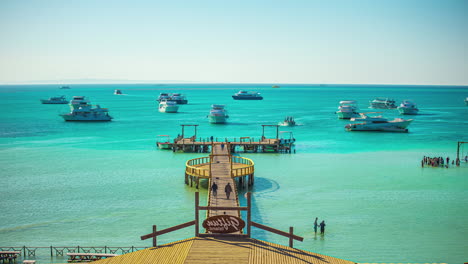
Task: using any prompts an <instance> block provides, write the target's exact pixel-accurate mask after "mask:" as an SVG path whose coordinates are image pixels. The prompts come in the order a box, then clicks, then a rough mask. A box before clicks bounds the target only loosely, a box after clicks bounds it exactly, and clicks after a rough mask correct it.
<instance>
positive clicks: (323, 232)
mask: <svg viewBox="0 0 468 264" xmlns="http://www.w3.org/2000/svg"><path fill="white" fill-rule="evenodd" d="M325 226H326V225H325V220H324V221H322V222H320V234H321V235H324V234H325Z"/></svg>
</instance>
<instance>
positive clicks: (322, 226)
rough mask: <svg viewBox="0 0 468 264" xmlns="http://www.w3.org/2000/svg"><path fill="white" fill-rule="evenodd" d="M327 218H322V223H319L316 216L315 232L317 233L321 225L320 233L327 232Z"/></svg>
mask: <svg viewBox="0 0 468 264" xmlns="http://www.w3.org/2000/svg"><path fill="white" fill-rule="evenodd" d="M325 226H326V225H325V220H322V222H320V224H319V223H318V217H315V222H314V232H315V234H317V228H318V227H320V234H321V235H324V234H325Z"/></svg>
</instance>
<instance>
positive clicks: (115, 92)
mask: <svg viewBox="0 0 468 264" xmlns="http://www.w3.org/2000/svg"><path fill="white" fill-rule="evenodd" d="M114 94H117V95H120V94H122V90H120V89H115V90H114Z"/></svg>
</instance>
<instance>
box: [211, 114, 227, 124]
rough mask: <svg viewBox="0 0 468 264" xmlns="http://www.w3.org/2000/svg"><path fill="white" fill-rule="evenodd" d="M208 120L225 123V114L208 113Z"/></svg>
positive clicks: (213, 122)
mask: <svg viewBox="0 0 468 264" xmlns="http://www.w3.org/2000/svg"><path fill="white" fill-rule="evenodd" d="M208 121H209V122H210V123H212V124H223V123H226V116H214V115H209V116H208Z"/></svg>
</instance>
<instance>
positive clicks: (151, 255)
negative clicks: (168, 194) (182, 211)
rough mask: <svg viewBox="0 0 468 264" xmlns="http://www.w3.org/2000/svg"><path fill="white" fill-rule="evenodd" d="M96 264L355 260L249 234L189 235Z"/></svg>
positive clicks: (337, 263)
mask: <svg viewBox="0 0 468 264" xmlns="http://www.w3.org/2000/svg"><path fill="white" fill-rule="evenodd" d="M93 263H96V264H128V263H139V264H153V263H154V264H156V263H168V264H169V263H170V264H198V263H211V264H227V263H235V264H271V263H288V264H304V263H314V264H355V262H352V261H348V260H343V259H339V258H334V257H330V256H325V255H322V254H317V253H313V252H309V251H304V250H300V249H297V248H290V247H287V246H282V245H278V244H274V243H269V242H265V241H261V240H256V239H250V238H200V237H194V238H189V239H185V240H181V241H177V242H173V243H169V244H165V245H161V246H158V247H157V248H148V249H144V250H140V251H136V252H133V253H128V254H125V255H121V256H117V257H113V258H108V259H103V260H99V261H96V262H93Z"/></svg>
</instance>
